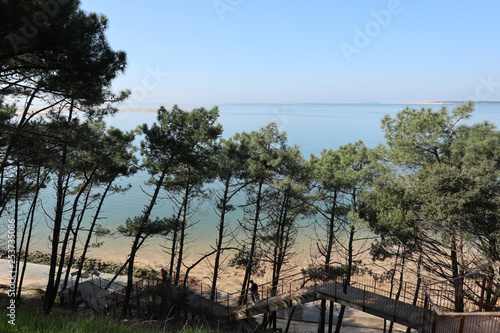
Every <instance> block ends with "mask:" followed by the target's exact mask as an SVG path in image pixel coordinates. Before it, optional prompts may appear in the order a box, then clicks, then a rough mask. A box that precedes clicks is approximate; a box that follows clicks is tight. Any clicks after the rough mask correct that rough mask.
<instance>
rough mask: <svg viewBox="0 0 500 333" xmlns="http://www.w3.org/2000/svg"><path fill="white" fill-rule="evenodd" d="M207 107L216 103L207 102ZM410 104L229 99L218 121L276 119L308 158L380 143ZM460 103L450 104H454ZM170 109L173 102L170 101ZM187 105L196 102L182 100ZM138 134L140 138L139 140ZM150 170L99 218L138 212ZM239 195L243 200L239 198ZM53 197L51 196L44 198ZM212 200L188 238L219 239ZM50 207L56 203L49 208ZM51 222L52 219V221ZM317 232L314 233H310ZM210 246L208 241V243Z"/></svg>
mask: <svg viewBox="0 0 500 333" xmlns="http://www.w3.org/2000/svg"><path fill="white" fill-rule="evenodd" d="M203 106H204V107H206V108H210V107H212V105H203ZM405 106H406V105H405V104H286V105H285V104H228V105H219V111H220V117H219V122H220V123H221V124H222V125H223V128H224V132H223V137H226V138H227V137H231V136H233V135H234V134H235V133H237V132H243V131H245V132H250V131H253V130H258V129H259V128H260V127H262V126H265V125H267V124H268V123H270V122H272V121H273V122H276V123H277V125H278V127H279V129H280V130H281V131H285V132H287V134H288V142H289V144H290V145H292V144H297V145H298V146H299V147H300V148H301V151H302V154H303V155H304V157H305V158H307V159H308V158H309V156H310V155H311V154H314V155H319V154H320V153H321V151H322V150H323V149H337V148H338V147H339V146H341V145H345V144H347V143H351V142H355V141H358V140H362V141H363V142H364V143H365V144H366V145H367V146H368V147H375V146H376V145H378V144H379V143H383V142H384V137H383V133H382V131H381V129H380V121H381V119H382V117H383V116H384V115H386V114H390V115H395V114H396V113H397V112H398V111H400V110H402V109H403V108H404V107H405ZM410 106H413V107H418V108H420V107H423V106H425V107H428V106H431V107H433V108H439V107H440V106H439V105H410ZM454 106H456V105H448V106H447V107H449V108H453V107H454ZM166 107H167V109H168V108H169V107H170V106H166ZM180 107H181V108H182V109H184V110H189V109H191V108H192V107H199V106H189V105H186V106H184V105H180ZM155 119H156V111H155V110H149V111H146V112H129V111H120V112H119V113H118V114H117V115H115V116H114V117H111V118H109V119H107V123H108V125H110V126H115V127H118V128H120V129H123V130H132V129H135V128H136V127H137V126H138V125H140V124H143V123H148V124H152V123H153V122H154V121H155ZM483 120H489V121H491V122H493V123H494V124H496V125H497V127H498V126H500V105H499V104H489V105H477V106H476V112H475V114H474V116H473V117H472V119H470V120H467V121H464V123H467V124H472V123H477V122H481V121H483ZM138 142H139V139H137V144H138ZM148 178H149V176H148V175H147V174H146V173H145V172H141V173H139V174H137V175H135V176H134V177H133V178H128V179H122V180H121V182H122V183H123V184H131V185H132V188H131V189H130V190H129V191H128V192H126V193H125V194H115V195H112V196H110V197H109V198H108V199H107V201H106V203H105V205H104V208H103V210H102V214H101V215H102V219H101V221H100V223H102V224H103V225H104V226H106V227H108V228H110V229H115V228H116V227H117V226H118V225H120V224H122V223H124V221H125V220H126V219H127V218H128V217H134V216H139V215H140V214H141V212H142V210H143V209H144V205H145V204H147V203H148V200H149V197H148V196H147V195H146V194H145V193H144V192H149V193H151V189H150V188H148V187H147V186H146V185H145V182H146V180H147V179H148ZM240 200H243V199H242V198H240ZM50 201H51V199H50V195H48V196H47V198H46V200H45V203H46V204H48V203H49V202H50ZM212 207H213V205H212V202H210V201H208V202H204V203H202V204H201V205H200V206H199V207H198V210H197V212H196V215H195V216H193V218H192V222H193V223H195V225H194V226H193V227H192V228H191V229H190V231H189V233H190V236H189V238H190V239H191V241H194V242H196V244H198V245H200V244H206V245H207V246H208V244H214V242H215V239H216V235H217V229H216V225H217V222H218V217H217V215H216V214H215V212H214V210H213V208H212ZM49 209H51V208H49ZM172 211H173V210H172V204H171V201H170V200H169V199H168V197H167V196H166V194H165V193H164V194H162V197H161V199H160V200H159V201H158V203H157V205H156V206H155V208H154V211H153V215H154V216H160V217H163V216H169V215H170V214H171V213H172ZM241 218H242V215H241V213H239V212H235V213H233V214H231V215H229V216H228V220H229V221H230V225H231V227H232V228H233V229H235V230H236V229H238V220H239V219H241ZM310 222H311V221H302V225H303V226H304V228H305V231H304V232H303V233H301V235H302V236H304V237H307V232H306V231H307V230H312V229H311V228H308V224H309V223H310ZM49 224H50V223H49ZM47 232H48V229H47V227H46V223H45V222H44V218H41V219H40V222H39V232H38V234H37V235H38V241H37V244H38V245H37V246H36V248H39V249H41V250H43V248H44V247H45V246H46V245H47V244H48V241H47V237H48V233H47ZM311 236H312V235H311ZM114 242H115V244H123V245H125V244H128V243H129V240H124V239H123V238H119V239H117V240H116V241H114ZM207 249H208V247H207Z"/></svg>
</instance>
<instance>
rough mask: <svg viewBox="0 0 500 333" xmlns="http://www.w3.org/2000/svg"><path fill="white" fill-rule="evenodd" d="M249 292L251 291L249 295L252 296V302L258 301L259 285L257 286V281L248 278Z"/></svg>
mask: <svg viewBox="0 0 500 333" xmlns="http://www.w3.org/2000/svg"><path fill="white" fill-rule="evenodd" d="M250 284H251V286H250V292H251V296H252V302H253V304H255V303H257V302H258V301H260V297H259V291H258V290H259V287H258V286H257V283H255V282H253V280H250Z"/></svg>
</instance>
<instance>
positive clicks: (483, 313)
mask: <svg viewBox="0 0 500 333" xmlns="http://www.w3.org/2000/svg"><path fill="white" fill-rule="evenodd" d="M422 289H423V291H424V294H425V304H424V316H423V321H422V332H423V333H448V332H449V333H465V332H467V333H469V332H470V333H473V332H488V333H500V312H499V311H498V310H499V308H498V307H497V306H495V304H496V300H497V297H498V296H497V295H496V294H495V293H496V291H497V290H498V289H499V286H497V285H495V284H494V283H493V282H492V281H490V280H489V279H488V278H487V277H486V276H484V275H482V274H479V273H470V274H467V275H464V276H461V277H458V278H454V279H448V280H444V281H439V282H435V283H432V284H428V285H425V286H423V287H422Z"/></svg>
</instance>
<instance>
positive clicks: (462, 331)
mask: <svg viewBox="0 0 500 333" xmlns="http://www.w3.org/2000/svg"><path fill="white" fill-rule="evenodd" d="M464 326H465V316H462V317H460V326H459V327H458V333H464Z"/></svg>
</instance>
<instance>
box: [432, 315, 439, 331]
mask: <svg viewBox="0 0 500 333" xmlns="http://www.w3.org/2000/svg"><path fill="white" fill-rule="evenodd" d="M437 321H438V314H437V312H434V316H433V318H432V331H431V333H436V328H437Z"/></svg>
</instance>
